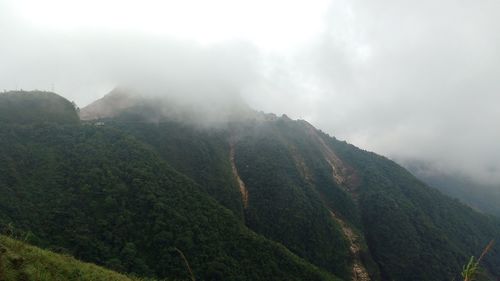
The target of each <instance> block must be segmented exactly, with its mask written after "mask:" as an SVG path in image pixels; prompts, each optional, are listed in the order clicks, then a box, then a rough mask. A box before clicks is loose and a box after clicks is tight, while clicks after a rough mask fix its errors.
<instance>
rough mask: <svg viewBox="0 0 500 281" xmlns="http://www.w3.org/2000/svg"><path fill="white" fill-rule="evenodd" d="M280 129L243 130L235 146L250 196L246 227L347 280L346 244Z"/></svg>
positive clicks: (277, 125)
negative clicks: (301, 170)
mask: <svg viewBox="0 0 500 281" xmlns="http://www.w3.org/2000/svg"><path fill="white" fill-rule="evenodd" d="M282 125H283V124H273V123H270V124H260V125H258V126H257V127H254V128H252V127H249V128H246V127H245V128H244V130H245V131H246V133H243V134H242V135H243V136H242V137H241V140H240V141H239V142H238V143H237V146H236V164H237V166H238V169H239V172H240V175H241V177H242V179H243V181H244V182H245V184H246V187H247V189H248V192H249V207H248V209H247V210H246V212H245V214H246V216H245V217H246V222H247V225H248V226H249V227H250V228H251V229H253V230H255V231H256V232H258V233H261V234H263V235H264V236H266V237H268V238H271V239H273V240H275V241H279V242H281V243H283V244H284V245H285V246H287V247H288V248H289V249H290V250H292V251H293V252H295V253H297V254H298V255H299V256H301V257H304V258H306V259H307V260H309V261H311V262H313V263H314V264H316V265H318V266H321V267H323V268H325V269H328V270H329V271H331V272H334V273H335V274H337V275H339V276H341V277H343V278H345V279H349V278H350V274H351V272H350V269H349V266H350V263H351V261H350V257H349V252H348V244H347V242H346V240H345V238H344V236H343V234H342V232H341V230H340V227H339V225H338V224H337V223H336V222H335V221H334V220H333V219H332V216H331V214H330V213H329V211H328V209H327V208H325V206H324V204H323V201H322V200H321V196H320V195H319V194H318V192H317V191H316V190H315V186H314V185H312V184H311V183H309V182H307V181H306V180H305V179H304V177H303V176H302V175H301V174H300V172H299V169H298V168H297V166H296V159H294V156H293V155H292V153H293V152H292V151H291V148H290V146H293V145H295V144H294V143H293V139H291V138H287V136H286V134H285V133H282V132H281V129H280V128H279V127H280V126H282ZM268 126H269V127H268ZM284 130H285V131H286V130H287V129H286V128H285V129H284ZM297 145H301V144H300V143H298V144H297ZM297 153H298V152H297ZM329 188H331V189H333V188H335V186H333V185H330V186H329Z"/></svg>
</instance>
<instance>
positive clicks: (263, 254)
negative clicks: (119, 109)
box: [0, 122, 336, 280]
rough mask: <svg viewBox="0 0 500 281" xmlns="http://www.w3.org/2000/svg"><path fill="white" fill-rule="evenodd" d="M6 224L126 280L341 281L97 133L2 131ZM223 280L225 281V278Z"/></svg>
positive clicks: (112, 136) (153, 159)
mask: <svg viewBox="0 0 500 281" xmlns="http://www.w3.org/2000/svg"><path fill="white" fill-rule="evenodd" d="M0 224H3V225H9V224H12V225H13V226H14V227H15V228H16V229H17V231H19V232H21V233H25V235H27V237H28V238H29V241H30V242H32V243H34V244H36V245H38V246H41V247H44V248H50V249H55V250H57V251H59V252H64V253H69V254H72V255H74V256H75V257H77V258H79V259H82V260H84V261H90V262H94V263H96V264H99V265H104V266H106V267H108V268H111V269H114V270H118V271H120V272H129V273H135V274H138V275H140V276H151V277H158V278H172V279H187V278H188V277H189V276H188V275H187V271H186V268H185V263H184V261H183V259H182V258H181V256H180V255H179V253H178V252H177V250H176V248H177V249H180V250H181V251H182V252H183V254H184V255H185V256H186V258H187V259H188V260H189V263H190V264H191V267H192V268H193V272H194V274H195V276H196V278H197V279H199V280H220V279H221V278H228V279H230V280H264V279H266V280H336V278H335V277H334V276H333V275H332V274H329V273H326V272H324V271H323V270H320V269H318V268H316V267H315V266H313V265H311V264H310V263H308V262H306V261H304V260H303V259H300V258H298V257H297V256H296V255H294V254H292V253H291V252H290V251H289V250H288V249H286V248H285V247H283V246H281V245H279V244H278V243H276V242H273V241H270V240H268V239H266V238H264V237H262V236H261V235H257V234H255V233H254V232H252V231H250V230H249V229H248V228H247V227H245V226H244V224H243V223H242V222H241V221H240V220H239V219H238V218H237V217H236V216H235V215H234V214H233V213H232V212H231V211H229V210H228V209H226V208H224V207H223V206H221V205H219V204H218V203H217V202H216V201H215V200H213V199H211V198H210V196H208V194H206V193H205V192H204V191H203V190H202V188H201V187H200V186H199V185H198V184H196V183H195V182H194V181H192V180H191V179H189V178H188V177H187V176H185V175H183V174H181V173H179V172H177V171H176V170H175V169H173V168H172V167H171V166H169V165H168V164H167V163H166V162H165V161H163V160H162V159H160V157H158V156H157V154H156V153H155V152H154V151H153V150H151V149H150V147H148V146H147V145H145V144H143V143H141V142H139V141H137V140H135V139H134V138H133V137H131V136H130V135H128V134H125V133H123V132H122V131H120V130H117V129H113V128H109V127H99V126H93V125H78V124H76V125H73V124H72V125H66V124H64V122H61V123H45V124H42V125H39V124H35V125H26V124H23V125H18V124H3V125H2V127H1V129H0ZM222 276H223V277H222Z"/></svg>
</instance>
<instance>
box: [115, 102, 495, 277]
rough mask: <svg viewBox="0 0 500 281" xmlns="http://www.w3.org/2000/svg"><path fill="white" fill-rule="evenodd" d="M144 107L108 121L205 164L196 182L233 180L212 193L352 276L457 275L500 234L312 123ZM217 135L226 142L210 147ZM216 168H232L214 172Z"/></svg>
mask: <svg viewBox="0 0 500 281" xmlns="http://www.w3.org/2000/svg"><path fill="white" fill-rule="evenodd" d="M141 110H143V108H142V109H141V108H133V107H132V108H129V109H128V113H127V114H125V115H126V116H127V118H124V117H123V116H125V115H122V116H120V115H118V116H117V117H116V118H114V119H109V120H107V121H108V123H107V124H108V125H109V126H110V127H116V128H119V129H120V130H123V131H127V132H128V133H131V134H133V135H135V136H136V137H137V138H139V139H141V140H142V141H144V142H146V143H148V144H150V145H151V147H152V148H153V149H155V150H156V151H158V152H159V155H161V156H162V157H163V158H164V159H167V160H168V161H169V162H171V163H172V164H173V166H174V167H175V168H178V169H184V170H185V171H186V173H188V174H189V173H191V174H193V175H195V174H198V173H197V172H196V170H193V171H191V172H189V171H188V170H189V167H193V166H194V167H205V168H200V169H201V170H203V169H205V171H206V172H207V173H206V174H205V175H204V176H203V177H199V178H198V179H197V181H198V182H205V181H206V179H208V178H210V177H214V178H217V179H218V180H217V181H220V182H222V181H223V180H222V178H226V179H227V178H228V177H230V179H231V181H232V183H231V184H226V185H219V184H214V185H213V188H211V189H210V192H209V194H211V196H212V197H213V198H216V199H217V200H219V202H223V201H222V200H221V198H224V197H226V198H228V201H227V202H231V201H232V202H238V204H239V207H233V208H231V209H232V210H233V212H235V213H239V212H240V210H243V214H244V221H245V224H246V225H247V226H248V227H250V228H251V229H252V230H254V231H256V232H257V233H259V234H262V235H264V236H265V237H267V238H269V239H272V240H274V241H277V242H280V243H281V244H283V245H285V246H286V247H287V248H288V249H290V250H291V251H292V252H294V253H295V254H297V255H299V256H300V257H302V258H304V259H306V260H308V261H309V262H311V263H313V264H315V265H317V266H319V267H321V268H324V269H326V270H328V271H330V272H333V273H335V274H337V275H339V276H342V277H343V278H345V279H353V280H451V279H453V278H457V277H458V275H457V274H458V273H459V272H460V270H461V266H462V265H463V264H464V263H465V262H466V261H467V259H468V258H469V256H471V255H477V254H478V253H477V252H478V251H480V249H482V248H483V247H484V245H485V244H486V243H487V242H488V241H489V240H490V239H498V238H500V225H499V222H498V221H497V220H495V219H494V218H490V217H487V216H484V215H482V214H480V213H477V212H475V211H474V210H472V209H470V208H469V207H467V206H465V205H463V204H460V203H459V202H457V201H455V200H452V199H450V198H448V197H446V196H444V195H442V194H441V193H439V192H438V191H436V190H435V189H432V188H429V187H427V186H426V185H425V184H423V183H422V182H420V181H419V180H417V179H416V178H415V177H413V176H412V175H411V174H410V173H408V172H407V171H406V170H404V169H403V168H401V167H400V166H398V165H397V164H395V163H394V162H392V161H390V160H388V159H386V158H384V157H381V156H378V155H376V154H373V153H370V152H366V151H363V150H360V149H358V148H356V147H354V146H352V145H349V144H347V143H345V142H340V141H338V140H336V139H334V138H331V137H329V136H328V135H326V134H324V133H322V132H321V131H318V130H317V129H315V128H314V127H312V126H311V125H309V124H308V123H306V122H304V121H293V120H290V119H289V118H287V117H286V116H284V117H275V116H272V115H263V114H260V115H259V114H255V115H253V116H251V117H250V118H247V119H245V120H237V121H235V122H228V123H226V124H224V126H220V125H218V126H217V127H214V128H209V127H199V126H196V125H193V124H192V123H189V122H188V123H184V122H182V121H179V119H174V120H172V119H171V118H170V117H169V116H159V117H158V118H156V119H155V120H156V122H155V123H150V122H148V119H146V118H143V116H141V114H140V112H141ZM131 112H135V114H130V113H131ZM148 112H151V111H148ZM208 136H209V137H208ZM211 138H213V139H217V140H218V141H217V142H212V143H210V145H207V139H211ZM165 147H168V149H165ZM214 151H219V152H218V153H213V152H214ZM186 152H187V153H186ZM203 155H205V156H203ZM209 155H210V156H214V155H219V156H216V157H213V158H212V157H210V156H209ZM174 159H178V160H177V161H176V160H174ZM231 160H233V161H234V162H233V161H231ZM232 162H233V163H234V165H232V164H233V163H232ZM216 166H220V167H225V168H224V169H222V170H224V172H220V171H222V170H220V171H219V172H214V171H213V170H212V171H210V168H206V167H216ZM183 167H184V168H183ZM207 169H208V170H207ZM229 173H230V174H231V175H229V176H228V174H229ZM228 182H229V181H228ZM242 185H243V186H244V192H241V190H243V189H242V188H241V186H242ZM226 204H228V203H226ZM499 259H500V253H499V251H498V250H493V251H492V252H491V255H490V256H489V257H488V258H487V259H486V260H485V265H486V266H487V268H488V270H489V272H490V274H491V275H492V276H495V277H496V276H499V270H500V267H499V264H500V263H499V262H498V261H499ZM423 268H425V270H423ZM367 275H368V276H367Z"/></svg>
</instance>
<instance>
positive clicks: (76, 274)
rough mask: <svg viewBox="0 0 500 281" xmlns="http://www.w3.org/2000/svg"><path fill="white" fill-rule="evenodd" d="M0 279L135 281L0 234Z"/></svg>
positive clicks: (3, 280) (5, 280)
mask: <svg viewBox="0 0 500 281" xmlns="http://www.w3.org/2000/svg"><path fill="white" fill-rule="evenodd" d="M0 280H2V281H18V280H37V281H53V280H66V281H139V279H136V278H130V277H127V276H125V275H122V274H119V273H116V272H113V271H111V270H107V269H104V268H102V267H98V266H96V265H94V264H90V263H84V262H81V261H78V260H76V259H74V258H72V257H69V256H67V255H61V254H55V253H53V252H50V251H46V250H42V249H40V248H37V247H33V246H30V245H28V244H26V243H23V242H21V241H18V240H14V239H11V238H8V237H6V236H3V235H0Z"/></svg>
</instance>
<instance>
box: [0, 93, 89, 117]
mask: <svg viewBox="0 0 500 281" xmlns="http://www.w3.org/2000/svg"><path fill="white" fill-rule="evenodd" d="M79 121H80V119H79V117H78V113H77V111H76V110H75V105H74V104H72V103H71V102H69V101H68V100H66V99H65V98H63V97H61V96H59V95H57V94H55V93H51V92H42V91H31V92H26V91H14V92H5V93H0V123H10V124H12V123H15V124H33V123H43V122H57V123H65V124H77V123H79Z"/></svg>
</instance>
